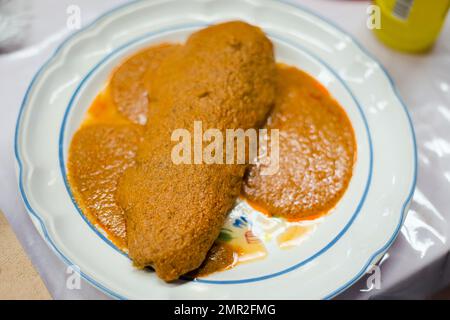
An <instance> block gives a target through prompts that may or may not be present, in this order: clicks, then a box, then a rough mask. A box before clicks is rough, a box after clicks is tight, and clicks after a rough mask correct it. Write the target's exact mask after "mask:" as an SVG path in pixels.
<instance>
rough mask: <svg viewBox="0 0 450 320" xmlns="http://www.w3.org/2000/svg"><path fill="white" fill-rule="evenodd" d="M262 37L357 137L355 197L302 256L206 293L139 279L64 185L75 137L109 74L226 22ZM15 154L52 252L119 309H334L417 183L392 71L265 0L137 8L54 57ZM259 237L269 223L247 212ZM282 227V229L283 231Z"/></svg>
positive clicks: (274, 255) (218, 276)
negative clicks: (323, 302) (176, 305)
mask: <svg viewBox="0 0 450 320" xmlns="http://www.w3.org/2000/svg"><path fill="white" fill-rule="evenodd" d="M230 19H242V20H245V21H248V22H250V23H253V24H255V25H258V26H260V27H261V28H263V29H264V31H265V32H266V33H267V34H268V35H269V37H270V38H271V39H272V41H273V43H274V44H275V50H276V58H277V60H278V61H282V62H285V63H287V64H291V65H295V66H297V67H298V68H300V69H303V70H305V71H307V72H308V73H309V74H311V75H313V76H314V77H315V78H316V79H318V80H319V81H320V82H321V83H322V84H323V85H324V86H325V87H327V88H328V89H329V91H330V92H331V94H332V95H333V96H334V97H335V98H336V99H337V100H338V101H339V102H340V104H341V105H342V106H343V107H344V108H345V110H346V112H347V114H348V116H349V118H350V120H351V122H352V124H353V127H354V129H355V133H356V139H357V145H358V150H357V162H356V165H355V168H354V173H353V177H352V180H351V183H350V185H349V188H348V190H347V192H346V193H345V195H344V197H343V199H342V200H341V201H340V202H339V204H338V205H337V207H336V208H335V209H334V210H333V212H332V213H331V214H329V215H327V216H326V217H324V218H321V219H320V220H319V221H318V222H317V223H316V224H317V225H316V227H315V228H314V232H312V233H311V234H310V235H308V237H306V238H305V239H304V240H303V242H302V243H301V245H298V246H295V247H294V248H291V249H285V250H280V249H279V248H278V247H277V246H275V245H273V243H271V242H270V241H269V240H268V241H267V243H266V246H267V248H268V249H267V250H268V256H267V257H266V258H264V259H261V260H258V261H255V262H250V263H245V264H240V265H238V266H237V267H235V268H233V269H231V270H229V271H225V272H220V273H215V274H212V275H210V276H208V277H206V278H203V279H202V280H200V281H179V282H177V283H175V284H167V283H165V282H163V281H161V280H159V279H158V278H157V277H156V276H155V275H154V274H152V273H149V272H143V271H138V270H136V269H134V268H133V267H132V266H131V263H130V261H129V259H128V258H127V257H126V256H125V255H123V254H122V253H120V252H119V251H118V250H116V249H115V248H114V246H112V244H111V243H110V242H109V240H108V239H107V238H106V237H104V236H103V234H102V233H101V232H99V231H97V230H96V229H95V228H93V227H92V226H91V225H90V224H89V223H88V222H87V221H86V220H85V219H84V217H83V216H82V215H81V214H80V212H79V210H78V208H77V206H76V204H75V203H74V202H73V201H72V199H71V195H70V191H69V189H68V188H67V183H66V178H65V169H64V167H65V161H66V160H65V159H66V156H67V149H68V145H69V143H70V140H71V137H72V135H73V133H74V132H75V130H76V129H77V128H78V126H79V124H80V122H81V121H82V119H83V115H84V113H85V111H86V109H87V108H88V107H89V105H90V103H91V102H92V100H93V98H94V97H95V96H96V94H97V93H98V92H99V91H100V90H101V88H102V87H103V86H104V84H105V82H106V79H107V77H108V75H109V73H110V72H111V70H112V69H113V68H114V66H116V65H117V64H118V62H119V61H120V60H121V59H123V58H124V57H125V56H127V55H129V54H131V53H133V52H134V51H136V50H138V49H139V48H142V47H146V46H149V45H151V44H156V43H160V42H167V41H178V42H179V41H183V40H185V39H186V37H187V36H189V34H191V33H192V32H193V31H195V30H197V29H199V28H202V27H204V26H206V25H208V24H211V23H215V22H218V21H224V20H230ZM15 152H16V157H17V164H18V180H19V186H20V191H21V193H22V196H23V200H24V202H25V205H26V207H27V210H28V211H29V213H30V215H31V217H32V220H33V222H34V224H35V225H36V228H37V229H38V230H39V232H40V233H41V234H42V236H43V237H44V239H45V240H46V241H47V242H48V244H49V245H50V247H51V248H53V249H54V250H55V252H56V253H57V254H58V255H59V256H60V257H61V258H62V259H63V260H64V261H65V262H66V263H68V264H70V265H75V266H77V267H78V268H79V270H80V272H81V274H82V276H83V277H84V278H85V279H86V280H88V281H89V282H90V283H92V284H93V285H94V286H96V287H98V288H100V289H101V290H103V291H104V292H106V293H108V294H110V295H111V296H113V297H117V298H139V299H143V298H146V299H231V298H232V299H245V298H250V299H283V298H284V299H300V298H312V299H318V298H330V297H333V296H334V295H336V294H338V293H339V292H341V291H343V290H344V289H346V288H347V287H349V286H350V285H351V284H352V283H354V282H355V281H356V280H357V279H358V278H359V277H361V276H362V275H363V274H364V273H365V272H366V271H367V270H368V268H370V267H371V265H372V264H373V263H375V262H376V261H377V259H379V258H380V257H381V255H382V254H383V253H384V252H385V251H386V250H387V248H388V247H389V246H390V245H391V244H392V242H393V241H394V239H395V237H396V235H397V234H398V231H399V229H400V227H401V224H402V222H403V220H404V218H405V212H406V210H407V206H408V204H409V201H410V199H411V196H412V193H413V190H414V186H415V179H416V146H415V139H414V132H413V128H412V125H411V121H410V119H409V116H408V114H407V110H406V107H405V106H404V105H403V104H402V102H401V100H400V98H399V97H398V95H397V93H396V90H395V88H394V86H393V83H392V80H391V79H390V78H389V76H388V75H387V73H386V72H385V71H384V69H383V67H382V66H381V65H380V64H379V63H378V62H376V61H375V60H374V59H373V58H372V57H371V56H370V55H369V54H368V53H367V52H366V51H364V49H362V48H361V47H360V46H359V45H358V44H357V43H356V41H355V40H353V39H352V38H351V37H350V36H348V35H347V34H345V33H344V32H342V31H341V30H339V29H338V28H337V27H335V26H333V25H331V24H330V23H329V22H326V21H324V20H323V19H322V18H320V17H318V16H316V15H315V14H313V13H311V12H308V11H306V10H304V9H302V8H299V7H294V6H292V5H290V4H287V3H280V2H277V1H262V0H239V1H221V0H189V1H185V0H183V1H171V0H164V1H137V2H132V3H129V4H127V5H124V6H122V7H119V8H117V9H115V10H112V11H110V12H108V13H106V14H105V15H103V16H102V17H100V18H99V19H97V20H96V21H95V22H93V23H92V24H91V25H90V26H88V27H86V28H84V29H83V30H81V31H80V32H78V33H76V34H74V35H73V36H71V37H70V38H69V39H67V40H66V41H65V42H64V43H63V44H61V46H60V47H59V48H58V49H57V50H56V52H55V54H54V55H53V56H52V57H51V58H50V60H49V61H48V62H47V63H46V64H45V65H44V66H43V67H42V68H41V69H40V70H39V72H38V73H37V74H36V76H35V77H34V79H33V81H32V82H31V84H30V86H29V88H28V90H27V92H26V94H25V97H24V100H23V105H22V108H21V112H20V115H19V118H18V123H17V129H16V137H15ZM242 215H244V216H246V217H247V218H248V219H249V220H250V224H252V226H253V230H254V232H255V233H257V234H258V235H264V232H266V231H265V230H264V228H263V227H262V225H261V223H260V222H258V221H260V219H261V215H260V214H259V213H257V212H255V211H253V210H252V209H250V208H249V207H248V205H246V203H240V204H239V205H238V206H237V207H236V208H235V209H234V210H233V212H232V214H231V215H230V218H229V222H232V220H233V219H236V218H239V217H240V216H242ZM274 221H275V222H274V223H282V221H281V222H280V221H279V220H274Z"/></svg>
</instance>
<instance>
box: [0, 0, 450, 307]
mask: <svg viewBox="0 0 450 320" xmlns="http://www.w3.org/2000/svg"><path fill="white" fill-rule="evenodd" d="M224 1H226V0H224ZM6 2H8V1H6ZM23 2H24V8H23V10H22V11H23V12H26V15H24V16H23V17H22V18H21V19H25V20H26V19H28V18H29V19H30V20H29V22H30V24H29V25H28V26H27V27H25V29H24V31H23V32H22V35H23V39H22V41H21V43H19V44H18V45H17V46H16V48H15V49H16V50H14V51H11V52H9V53H5V52H3V53H2V52H1V51H0V110H1V113H0V191H1V192H0V209H1V210H2V211H3V212H4V213H5V215H6V217H7V219H8V220H9V222H10V224H11V225H12V227H13V229H14V231H15V232H16V234H17V236H18V238H19V240H20V241H21V243H22V245H23V247H24V248H25V250H26V252H27V254H28V255H29V256H30V258H31V260H32V262H33V264H34V265H35V267H36V268H37V270H38V271H39V273H40V274H41V276H42V278H43V280H44V282H45V284H46V286H47V288H48V289H49V291H50V293H51V294H52V296H53V297H54V298H56V299H90V298H95V299H104V298H107V297H106V296H105V295H104V294H103V293H101V292H99V291H98V290H97V289H95V288H94V287H92V286H91V285H90V284H88V283H87V282H82V284H81V289H79V290H69V289H67V287H66V279H67V276H68V274H67V270H66V267H65V265H64V264H63V262H62V261H60V260H59V258H58V257H57V256H56V255H55V254H54V253H53V252H52V251H51V250H50V249H49V248H48V247H47V245H46V244H45V242H44V241H43V240H42V239H41V237H40V236H39V234H38V233H37V231H36V230H35V229H34V226H33V225H32V223H31V220H30V218H29V217H28V215H27V214H26V212H25V209H24V206H23V204H22V202H21V199H20V196H19V193H18V188H17V183H16V177H15V170H14V154H13V137H14V128H15V123H16V118H17V114H18V110H19V107H20V103H21V100H22V97H23V95H24V92H25V90H26V88H27V86H28V84H29V82H30V80H31V78H32V76H33V75H34V73H35V72H36V71H37V69H38V68H39V66H40V65H41V64H42V63H43V62H44V61H45V60H46V59H47V58H48V57H49V56H50V55H51V53H52V52H53V50H54V49H55V47H56V46H57V45H58V44H59V43H60V42H61V41H62V39H63V38H64V37H66V36H67V35H68V34H69V33H70V32H71V31H70V30H68V29H67V27H66V20H67V12H66V10H67V8H68V6H70V5H72V4H75V5H77V6H79V8H80V9H81V18H82V25H87V24H88V23H89V22H90V21H92V20H93V19H94V18H95V17H97V16H98V15H99V14H101V13H103V12H105V11H107V10H108V9H110V8H113V7H115V6H117V5H119V4H121V3H123V2H125V1H123V0H99V1H91V0H39V1H28V0H25V1H23ZM294 2H297V3H299V4H301V5H303V6H305V7H308V8H310V9H312V10H314V11H316V12H317V13H319V14H321V15H322V16H324V17H327V18H328V19H330V20H332V21H334V22H335V23H336V24H337V25H339V26H340V27H342V28H343V29H344V30H346V31H347V32H349V33H350V34H352V35H353V36H354V37H355V38H356V39H358V40H359V41H360V42H361V43H362V44H363V46H365V47H366V48H367V49H368V50H369V51H370V52H371V53H373V55H374V56H376V57H377V58H378V59H379V60H380V61H381V63H382V64H384V66H385V67H386V68H387V70H388V71H389V72H390V74H391V75H392V77H393V78H394V81H395V82H396V84H397V86H398V88H399V91H400V94H401V95H402V97H403V98H404V100H405V102H406V104H407V106H408V108H409V111H410V113H411V115H412V118H413V122H414V126H415V130H416V135H417V143H418V148H419V176H418V185H417V189H416V192H415V195H414V199H413V203H412V205H411V209H410V211H409V214H408V217H407V219H406V222H405V224H404V226H403V227H402V230H401V234H400V235H399V237H398V238H397V240H396V241H395V243H394V245H393V246H392V247H391V248H390V249H389V251H388V253H387V254H386V255H385V257H384V258H383V260H382V263H381V288H380V289H376V288H373V289H372V290H367V286H366V278H363V279H361V280H360V281H359V282H358V283H356V284H355V285H354V286H353V287H351V288H350V289H349V290H347V291H346V292H344V293H343V294H341V295H340V296H339V298H358V299H367V298H387V297H390V298H393V297H395V298H424V297H426V296H428V295H429V294H431V293H433V292H435V291H437V290H438V289H440V288H442V287H443V286H446V285H448V284H449V283H450V265H449V259H448V252H449V243H448V238H449V234H450V227H449V224H448V221H450V209H449V208H450V23H449V21H447V23H446V25H445V27H444V30H443V32H442V34H441V36H440V39H439V41H438V42H437V43H436V45H435V47H434V49H433V50H432V51H431V52H429V53H427V54H423V55H408V54H402V53H399V52H395V51H392V50H390V49H388V48H386V47H384V46H383V45H382V44H380V43H379V42H378V41H377V40H376V39H375V38H374V36H373V35H372V33H371V31H369V30H368V29H367V28H366V19H367V14H366V9H367V6H368V5H369V2H366V1H350V0H347V1H343V0H340V1H338V0H294ZM1 6H2V2H1V1H0V14H1V12H2V11H1V10H2V9H1V8H2V7H1ZM449 20H450V19H449ZM0 21H1V20H0ZM0 40H1V37H0ZM0 50H1V49H0ZM18 267H20V266H18ZM0 285H1V284H0Z"/></svg>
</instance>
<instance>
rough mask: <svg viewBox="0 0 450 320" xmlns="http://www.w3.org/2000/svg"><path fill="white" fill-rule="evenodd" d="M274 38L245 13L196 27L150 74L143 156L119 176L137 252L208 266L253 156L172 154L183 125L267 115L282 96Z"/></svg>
mask: <svg viewBox="0 0 450 320" xmlns="http://www.w3.org/2000/svg"><path fill="white" fill-rule="evenodd" d="M275 70H276V69H275V62H274V56H273V48H272V44H271V42H270V40H269V39H268V38H267V37H266V36H265V35H264V33H263V32H262V31H261V30H260V29H258V28H256V27H253V26H251V25H249V24H247V23H244V22H228V23H223V24H219V25H215V26H211V27H208V28H206V29H203V30H200V31H199V32H196V33H194V34H193V35H192V36H191V37H190V38H189V39H188V40H187V42H186V44H185V45H183V46H181V47H180V48H178V49H177V50H176V51H175V52H174V53H173V54H171V55H170V56H169V57H168V58H167V59H166V60H164V61H163V62H162V64H161V66H160V67H159V68H158V70H157V71H156V74H155V76H154V77H152V79H151V81H149V83H148V84H147V85H148V89H149V92H151V98H150V103H149V113H148V123H147V126H146V132H145V136H144V140H143V142H142V143H141V144H140V146H139V150H138V154H137V158H136V160H137V163H136V165H135V166H134V167H132V168H129V169H128V170H127V171H126V172H125V173H124V175H123V176H122V179H121V181H120V184H119V189H118V192H117V198H118V200H119V203H120V205H121V207H122V208H123V209H124V210H125V216H126V223H127V233H128V248H129V255H130V257H131V258H132V259H133V262H134V264H135V265H136V266H137V267H145V266H149V265H151V266H153V267H154V268H155V270H156V273H157V274H158V276H159V277H160V278H162V279H164V280H166V281H171V280H175V279H177V278H179V277H180V276H181V275H183V274H185V273H187V272H189V271H191V270H194V269H196V268H198V267H199V266H200V265H201V264H202V262H203V261H204V260H205V257H206V254H207V253H208V250H209V249H210V248H211V246H212V245H213V243H214V240H215V239H216V238H217V237H218V235H219V232H220V229H221V227H222V225H223V223H224V220H225V218H226V215H227V213H228V211H229V210H230V209H231V208H232V206H233V205H234V203H235V200H236V198H237V196H238V195H239V192H240V189H241V186H242V181H243V176H244V172H245V169H246V167H247V165H237V164H236V165H226V164H223V165H221V164H210V165H207V164H179V165H176V164H174V163H173V162H172V159H171V151H172V147H173V146H174V142H172V141H171V134H172V132H173V130H175V129H177V128H185V129H187V130H189V131H190V132H192V128H193V123H194V121H202V124H203V130H207V129H208V128H217V129H220V130H222V131H224V130H225V129H237V128H242V129H247V128H257V127H260V126H261V125H263V124H264V122H265V120H266V117H267V115H268V113H269V112H270V110H271V107H272V105H273V103H274V97H275V78H276V77H275V72H276V71H275Z"/></svg>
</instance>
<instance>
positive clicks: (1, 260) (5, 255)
mask: <svg viewBox="0 0 450 320" xmlns="http://www.w3.org/2000/svg"><path fill="white" fill-rule="evenodd" d="M0 299H51V296H50V294H49V293H48V291H47V288H46V287H45V285H44V283H43V282H42V280H41V278H40V276H39V274H38V273H37V272H36V270H35V269H34V267H33V265H32V264H31V261H30V260H29V259H28V257H27V255H26V254H25V251H24V250H23V248H22V246H21V245H20V243H19V241H18V240H17V238H16V235H15V234H14V232H13V231H12V229H11V228H10V226H9V224H8V221H7V220H6V218H5V216H4V215H3V213H2V212H0Z"/></svg>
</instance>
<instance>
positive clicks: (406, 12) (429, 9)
mask: <svg viewBox="0 0 450 320" xmlns="http://www.w3.org/2000/svg"><path fill="white" fill-rule="evenodd" d="M373 2H374V4H375V5H377V6H378V7H379V8H380V11H381V12H380V18H381V20H380V28H379V29H377V28H375V29H374V32H375V34H376V35H377V37H378V38H379V39H380V40H381V41H382V42H383V43H385V44H386V45H388V46H390V47H392V48H394V49H397V50H401V51H408V52H421V51H425V50H427V49H429V48H430V47H431V46H432V45H433V44H434V42H435V41H436V38H437V36H438V35H439V32H440V30H441V28H442V25H443V24H444V21H445V17H446V15H447V12H448V10H449V7H450V0H374V1H373ZM448 41H450V39H448Z"/></svg>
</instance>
